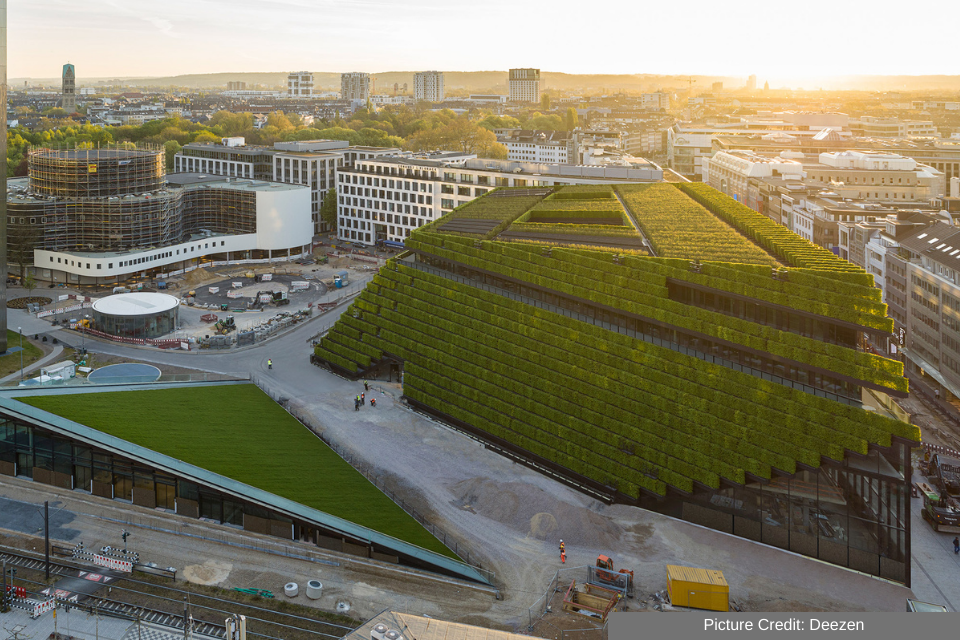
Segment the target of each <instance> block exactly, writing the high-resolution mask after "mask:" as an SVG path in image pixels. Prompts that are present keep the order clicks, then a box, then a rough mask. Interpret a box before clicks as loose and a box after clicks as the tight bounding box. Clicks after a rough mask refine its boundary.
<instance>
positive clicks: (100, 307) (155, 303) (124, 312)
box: [93, 293, 180, 317]
mask: <svg viewBox="0 0 960 640" xmlns="http://www.w3.org/2000/svg"><path fill="white" fill-rule="evenodd" d="M179 304H180V300H179V299H178V298H176V297H174V296H171V295H167V294H166V293H118V294H116V295H112V296H107V297H106V298H101V299H99V300H97V301H96V302H94V303H93V310H94V311H96V312H98V313H102V314H104V315H108V316H127V317H130V316H150V315H153V314H156V313H163V312H164V311H170V310H171V309H176V308H177V306H178V305H179Z"/></svg>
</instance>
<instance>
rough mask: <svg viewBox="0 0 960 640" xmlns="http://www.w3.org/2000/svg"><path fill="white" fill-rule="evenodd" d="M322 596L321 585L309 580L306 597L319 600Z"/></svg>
mask: <svg viewBox="0 0 960 640" xmlns="http://www.w3.org/2000/svg"><path fill="white" fill-rule="evenodd" d="M322 594H323V583H322V582H320V581H319V580H310V581H309V582H307V597H308V598H310V599H311V600H319V599H320V596H321V595H322Z"/></svg>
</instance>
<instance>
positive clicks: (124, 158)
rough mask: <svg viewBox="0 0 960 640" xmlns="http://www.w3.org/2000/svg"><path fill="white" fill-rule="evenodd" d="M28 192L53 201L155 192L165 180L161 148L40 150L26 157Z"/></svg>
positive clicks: (161, 187)
mask: <svg viewBox="0 0 960 640" xmlns="http://www.w3.org/2000/svg"><path fill="white" fill-rule="evenodd" d="M27 162H28V166H29V170H30V188H29V190H30V192H31V193H32V194H35V195H38V196H49V197H55V198H110V197H124V196H128V195H142V194H147V193H157V192H159V191H161V190H162V189H163V188H164V183H165V180H166V168H165V164H164V163H165V154H164V150H163V149H162V148H161V147H158V146H156V145H144V146H141V147H138V148H128V147H127V146H126V145H124V144H123V143H121V144H113V145H109V146H101V147H98V148H96V149H80V148H73V149H51V148H47V147H40V148H35V149H31V150H30V151H29V154H28V160H27Z"/></svg>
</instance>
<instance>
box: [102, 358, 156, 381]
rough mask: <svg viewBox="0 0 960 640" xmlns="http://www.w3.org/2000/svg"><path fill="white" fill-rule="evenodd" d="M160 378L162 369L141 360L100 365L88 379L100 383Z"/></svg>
mask: <svg viewBox="0 0 960 640" xmlns="http://www.w3.org/2000/svg"><path fill="white" fill-rule="evenodd" d="M159 378H160V369H158V368H156V367H154V366H152V365H149V364H140V363H139V362H124V363H121V364H111V365H107V366H106V367H100V368H99V369H97V370H96V371H91V372H90V375H88V376H87V380H90V381H91V382H100V383H123V382H155V381H157V380H158V379H159Z"/></svg>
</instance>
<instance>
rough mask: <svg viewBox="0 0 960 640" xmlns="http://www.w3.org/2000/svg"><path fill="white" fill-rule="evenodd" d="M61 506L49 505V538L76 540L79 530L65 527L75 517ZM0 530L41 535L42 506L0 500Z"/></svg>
mask: <svg viewBox="0 0 960 640" xmlns="http://www.w3.org/2000/svg"><path fill="white" fill-rule="evenodd" d="M62 506H63V505H62V503H60V502H56V501H53V502H51V504H50V507H49V511H50V537H51V538H53V539H55V540H64V541H72V540H76V539H77V538H78V537H79V535H80V530H79V529H75V528H73V527H69V526H67V525H69V524H71V523H72V522H73V521H74V520H75V519H76V516H75V515H74V513H73V512H71V511H67V510H65V509H61V507H62ZM0 529H9V530H10V531H19V532H20V533H28V534H30V535H43V505H40V506H37V505H36V504H31V503H29V502H21V501H19V500H10V499H8V498H0Z"/></svg>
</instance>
